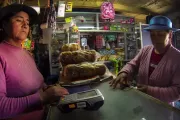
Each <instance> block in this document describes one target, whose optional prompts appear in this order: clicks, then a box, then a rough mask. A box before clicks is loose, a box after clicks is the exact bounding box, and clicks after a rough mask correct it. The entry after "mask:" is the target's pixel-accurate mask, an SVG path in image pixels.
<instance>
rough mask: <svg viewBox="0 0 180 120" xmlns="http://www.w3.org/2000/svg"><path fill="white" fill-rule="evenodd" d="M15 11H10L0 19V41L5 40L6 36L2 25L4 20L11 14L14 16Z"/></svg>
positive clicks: (6, 20)
mask: <svg viewBox="0 0 180 120" xmlns="http://www.w3.org/2000/svg"><path fill="white" fill-rule="evenodd" d="M15 14H16V13H15V12H12V13H10V14H8V15H6V16H5V17H4V18H3V19H2V20H1V21H0V43H1V42H2V41H3V40H5V38H6V37H7V33H6V32H5V30H4V28H3V27H4V26H3V23H4V22H9V20H10V18H11V17H12V16H14V15H15Z"/></svg>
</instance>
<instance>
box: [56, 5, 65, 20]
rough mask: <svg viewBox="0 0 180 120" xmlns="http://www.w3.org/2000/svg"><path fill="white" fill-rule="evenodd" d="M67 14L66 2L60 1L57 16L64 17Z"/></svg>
mask: <svg viewBox="0 0 180 120" xmlns="http://www.w3.org/2000/svg"><path fill="white" fill-rule="evenodd" d="M64 15H65V4H63V3H61V2H59V4H58V13H57V17H64Z"/></svg>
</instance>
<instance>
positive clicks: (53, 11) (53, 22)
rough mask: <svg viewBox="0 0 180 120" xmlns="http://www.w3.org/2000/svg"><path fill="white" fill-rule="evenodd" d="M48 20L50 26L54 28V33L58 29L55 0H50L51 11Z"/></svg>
mask: <svg viewBox="0 0 180 120" xmlns="http://www.w3.org/2000/svg"><path fill="white" fill-rule="evenodd" d="M47 21H48V28H52V30H53V35H54V34H55V31H56V9H55V7H54V4H53V0H50V11H49V14H48V19H47Z"/></svg>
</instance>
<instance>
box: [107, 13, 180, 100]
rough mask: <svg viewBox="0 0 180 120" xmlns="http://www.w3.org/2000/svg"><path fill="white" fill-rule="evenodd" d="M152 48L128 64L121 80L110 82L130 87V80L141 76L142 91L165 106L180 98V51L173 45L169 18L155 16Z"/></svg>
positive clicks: (120, 76)
mask: <svg viewBox="0 0 180 120" xmlns="http://www.w3.org/2000/svg"><path fill="white" fill-rule="evenodd" d="M145 30H148V31H149V32H150V36H151V40H152V44H153V45H152V46H146V47H144V48H142V50H141V51H140V52H139V53H138V55H137V56H136V57H135V58H134V59H132V60H131V61H130V62H129V63H127V64H126V65H125V66H124V67H123V69H122V70H121V71H120V72H119V74H118V76H117V78H116V79H115V80H113V81H111V82H110V85H111V86H112V87H114V88H115V87H116V86H117V84H118V83H120V84H121V85H122V84H128V82H129V80H130V79H129V78H131V77H132V76H133V75H135V73H138V81H137V83H138V85H137V87H138V90H140V91H142V92H145V93H147V94H149V95H151V96H153V97H155V98H158V99H160V100H162V101H164V102H167V103H171V102H174V101H177V100H179V98H180V51H179V50H177V49H176V48H174V47H173V46H172V45H171V33H172V32H171V31H172V30H175V29H173V28H172V22H171V21H170V19H169V18H167V17H165V16H155V17H153V18H152V19H151V20H150V26H149V27H147V28H145Z"/></svg>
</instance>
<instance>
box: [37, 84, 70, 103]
mask: <svg viewBox="0 0 180 120" xmlns="http://www.w3.org/2000/svg"><path fill="white" fill-rule="evenodd" d="M39 92H40V96H41V100H42V102H43V103H44V104H48V103H52V102H55V101H56V100H58V99H59V98H60V97H61V96H64V95H67V94H69V93H68V91H67V89H65V88H63V87H61V86H60V85H54V86H49V87H48V88H46V89H44V90H40V91H39Z"/></svg>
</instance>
